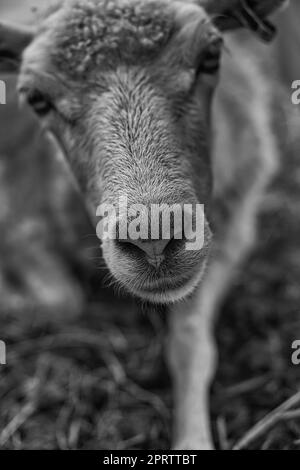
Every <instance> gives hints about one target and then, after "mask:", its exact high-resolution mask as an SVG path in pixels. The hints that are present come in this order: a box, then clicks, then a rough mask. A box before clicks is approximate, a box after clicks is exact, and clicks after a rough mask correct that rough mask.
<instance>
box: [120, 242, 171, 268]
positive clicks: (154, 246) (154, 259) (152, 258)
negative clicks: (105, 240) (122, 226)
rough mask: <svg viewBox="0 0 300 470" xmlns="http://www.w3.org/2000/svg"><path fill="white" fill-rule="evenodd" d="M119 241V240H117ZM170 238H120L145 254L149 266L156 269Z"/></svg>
mask: <svg viewBox="0 0 300 470" xmlns="http://www.w3.org/2000/svg"><path fill="white" fill-rule="evenodd" d="M119 241H120V240H119ZM170 241H171V240H141V239H138V240H132V239H127V240H122V243H128V244H130V245H134V246H135V247H137V248H138V249H140V250H141V251H143V252H144V253H145V255H146V259H147V261H148V263H149V264H151V266H153V267H154V268H156V269H158V268H159V266H160V265H161V263H162V262H163V261H164V259H165V255H164V251H165V249H166V247H167V246H168V245H169V243H170Z"/></svg>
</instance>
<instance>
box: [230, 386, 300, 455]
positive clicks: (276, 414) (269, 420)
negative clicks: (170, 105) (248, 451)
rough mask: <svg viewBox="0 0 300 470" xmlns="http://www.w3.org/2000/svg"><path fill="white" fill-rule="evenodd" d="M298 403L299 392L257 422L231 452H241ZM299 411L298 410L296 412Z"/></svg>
mask: <svg viewBox="0 0 300 470" xmlns="http://www.w3.org/2000/svg"><path fill="white" fill-rule="evenodd" d="M299 403H300V392H297V393H296V394H295V395H293V396H292V397H291V398H289V399H288V400H286V401H285V402H284V403H282V404H281V405H280V406H278V407H277V408H275V410H273V411H271V413H269V414H268V415H267V416H265V417H264V418H263V419H262V420H261V421H259V422H258V423H257V424H255V426H253V428H252V429H250V430H249V431H248V432H247V433H246V434H245V436H244V437H243V438H242V439H240V440H239V441H238V442H237V443H236V444H235V446H234V447H233V450H241V449H244V448H245V447H247V446H249V444H251V443H252V442H253V441H255V440H256V439H257V438H258V437H260V436H261V435H262V434H264V433H265V432H267V431H268V430H269V429H270V428H271V427H273V426H274V425H275V424H277V422H278V421H279V420H280V419H281V418H282V416H284V414H285V412H286V411H289V410H290V409H291V408H293V406H296V405H298V404H299ZM297 411H299V410H297Z"/></svg>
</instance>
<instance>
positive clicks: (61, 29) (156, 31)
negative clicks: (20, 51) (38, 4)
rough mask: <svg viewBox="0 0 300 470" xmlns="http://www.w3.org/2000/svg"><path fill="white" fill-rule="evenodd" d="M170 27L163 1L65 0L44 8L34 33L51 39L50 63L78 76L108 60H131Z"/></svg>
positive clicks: (157, 44) (154, 48)
mask: <svg viewBox="0 0 300 470" xmlns="http://www.w3.org/2000/svg"><path fill="white" fill-rule="evenodd" d="M173 27H174V14H173V11H172V9H171V8H170V4H169V1H168V0H163V1H162V0H143V1H141V0H66V1H65V3H63V6H62V7H61V8H57V11H56V10H55V9H54V11H53V10H50V15H49V16H48V17H46V18H45V19H44V21H43V22H42V25H41V29H40V34H43V33H44V34H46V35H47V36H48V37H49V40H50V41H51V47H49V52H50V57H51V62H52V63H53V64H54V66H56V67H57V68H58V69H59V70H60V71H63V72H67V73H71V74H72V75H73V76H79V77H81V76H83V75H85V74H87V73H88V72H89V71H90V70H93V69H95V67H97V66H105V65H110V64H111V63H113V62H114V61H120V60H121V61H124V62H125V63H135V62H138V63H139V62H140V61H142V60H143V57H144V58H145V59H146V58H149V56H150V55H151V54H155V53H156V52H158V51H159V50H160V49H161V47H162V46H163V45H164V44H166V42H167V41H168V39H169V38H170V36H171V34H172V30H173Z"/></svg>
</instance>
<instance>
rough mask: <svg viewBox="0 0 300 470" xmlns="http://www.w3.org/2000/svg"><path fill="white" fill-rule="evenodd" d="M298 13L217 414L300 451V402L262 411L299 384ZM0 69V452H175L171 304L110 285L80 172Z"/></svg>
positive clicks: (221, 437)
mask: <svg viewBox="0 0 300 470" xmlns="http://www.w3.org/2000/svg"><path fill="white" fill-rule="evenodd" d="M42 3H46V2H45V1H44V0H43V1H41V0H39V1H36V2H34V1H32V0H0V18H1V20H2V19H9V20H12V21H16V22H19V23H27V22H29V23H30V22H32V21H33V18H34V15H33V13H32V8H33V7H39V8H40V6H41V4H42ZM299 21H300V5H299V2H297V1H296V0H294V1H292V2H291V6H290V7H289V9H288V10H286V12H285V13H284V14H282V15H280V16H279V17H278V26H279V29H280V34H279V36H278V39H277V40H276V43H275V44H274V46H272V63H273V66H274V65H275V68H272V70H275V71H276V76H273V75H272V77H270V80H271V81H272V83H273V82H274V84H275V88H276V92H274V122H275V121H276V130H277V137H278V144H279V145H280V148H281V165H280V171H279V172H278V175H277V176H276V178H275V179H274V182H273V184H272V185H271V186H270V188H269V190H268V193H267V194H266V198H265V201H264V204H263V207H262V211H261V216H260V223H259V237H258V240H259V241H258V243H257V246H256V248H255V250H254V253H253V254H252V256H251V259H250V260H249V262H248V263H247V270H244V269H243V270H241V272H240V275H239V276H238V277H237V280H236V282H235V285H234V286H233V288H232V290H231V292H230V295H229V296H228V298H227V299H226V302H225V303H224V306H223V308H222V316H221V318H220V321H219V322H218V325H217V328H216V335H217V340H218V346H219V357H220V364H219V370H218V373H217V376H216V379H215V381H214V384H213V386H212V391H211V394H212V404H211V412H212V418H213V427H214V436H215V441H216V444H217V446H218V447H220V448H223V449H228V448H231V447H232V446H233V445H234V444H236V443H237V442H240V439H241V438H242V437H243V436H244V435H245V434H246V433H247V431H249V430H250V429H251V428H252V426H254V424H255V423H260V426H259V431H258V432H256V433H255V434H254V437H252V438H251V439H250V440H249V441H248V442H247V448H252V449H299V448H300V400H299V405H298V407H297V402H296V401H295V404H294V406H293V408H292V409H291V410H289V411H288V412H281V413H279V414H278V415H276V419H273V420H271V423H269V424H268V426H266V425H265V424H264V422H263V421H261V420H262V418H264V417H265V416H266V415H268V414H269V413H270V412H271V411H272V410H274V409H276V407H278V406H280V405H282V404H283V403H285V401H286V400H287V399H288V398H289V397H291V396H295V394H297V392H299V390H300V366H298V367H297V366H294V365H292V363H291V354H292V350H291V344H292V342H293V341H294V340H296V339H300V288H299V285H300V239H299V233H300V210H299V201H300V157H299V150H300V134H299V129H300V106H299V107H297V106H295V105H294V106H293V105H292V104H291V83H292V81H294V80H300V59H299V56H298V55H299V50H300V30H299ZM257 44H258V43H257ZM257 47H258V50H259V51H260V50H261V49H260V47H259V46H258V45H257ZM269 55H270V54H269V53H268V56H269ZM262 60H266V59H265V56H264V57H262ZM0 78H1V79H4V80H5V81H6V83H7V94H8V99H7V104H6V105H1V106H0V340H3V341H5V342H6V344H7V365H6V366H0V448H1V449H129V448H130V449H163V448H167V447H168V445H169V442H170V423H171V405H172V399H171V393H170V390H171V388H170V381H169V378H168V374H167V372H166V368H165V364H164V362H163V354H162V351H163V348H164V338H165V333H166V325H165V324H166V319H165V316H164V312H163V311H154V310H153V309H151V308H146V307H143V308H142V307H141V306H140V305H137V304H135V303H134V302H133V301H132V300H130V299H129V298H125V297H124V298H120V297H116V295H115V293H114V292H113V291H112V290H111V289H110V288H109V281H108V276H107V272H106V269H105V266H104V263H103V261H102V260H101V256H100V254H101V253H100V251H99V241H98V240H97V238H96V237H95V235H94V230H93V228H92V226H91V225H90V223H89V221H88V219H87V216H86V214H85V211H84V208H83V206H82V202H81V200H80V197H79V196H78V194H77V192H76V190H75V189H74V187H73V184H72V179H71V177H70V175H69V174H68V172H67V170H66V169H65V167H64V166H63V165H62V163H61V162H60V161H58V160H57V159H56V158H54V157H53V155H52V153H51V149H50V148H49V145H48V143H47V141H46V140H45V139H44V137H43V135H42V133H41V131H40V129H39V127H38V125H37V123H36V120H35V118H34V117H33V116H32V114H31V113H30V111H28V110H25V109H22V110H20V109H19V107H18V103H17V96H16V92H15V79H14V77H8V76H1V77H0ZM270 86H273V85H270Z"/></svg>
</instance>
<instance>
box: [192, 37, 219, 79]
mask: <svg viewBox="0 0 300 470" xmlns="http://www.w3.org/2000/svg"><path fill="white" fill-rule="evenodd" d="M222 44H223V41H222V39H221V38H217V39H216V40H215V41H214V42H213V43H211V44H210V46H209V47H208V48H207V49H206V50H205V52H204V53H203V54H202V56H201V57H200V60H199V65H198V69H197V74H200V73H201V74H207V75H214V74H216V73H217V72H218V70H219V68H220V60H221V51H222Z"/></svg>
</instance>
